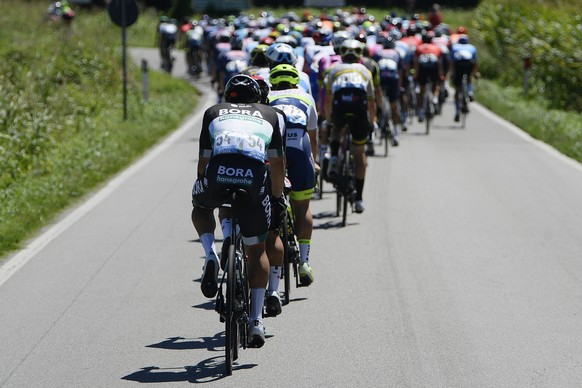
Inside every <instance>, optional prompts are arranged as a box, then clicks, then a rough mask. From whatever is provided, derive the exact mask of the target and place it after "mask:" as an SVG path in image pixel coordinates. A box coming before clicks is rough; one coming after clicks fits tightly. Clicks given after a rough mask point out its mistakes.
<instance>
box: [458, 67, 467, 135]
mask: <svg viewBox="0 0 582 388" xmlns="http://www.w3.org/2000/svg"><path fill="white" fill-rule="evenodd" d="M459 103H460V105H461V128H465V124H466V121H467V113H469V86H468V77H467V74H463V80H462V81H461V93H460V96H459Z"/></svg>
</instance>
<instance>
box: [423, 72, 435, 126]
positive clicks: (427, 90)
mask: <svg viewBox="0 0 582 388" xmlns="http://www.w3.org/2000/svg"><path fill="white" fill-rule="evenodd" d="M432 101H433V94H432V81H431V80H430V79H428V80H427V81H426V83H425V84H424V100H423V103H422V106H423V107H424V122H425V128H426V134H427V135H429V134H430V124H431V121H432V118H433V109H432V106H433V102H432Z"/></svg>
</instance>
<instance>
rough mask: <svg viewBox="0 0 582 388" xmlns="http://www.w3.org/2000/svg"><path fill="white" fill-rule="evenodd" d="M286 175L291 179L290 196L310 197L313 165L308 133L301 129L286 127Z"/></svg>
mask: <svg viewBox="0 0 582 388" xmlns="http://www.w3.org/2000/svg"><path fill="white" fill-rule="evenodd" d="M286 144H287V147H286V149H285V155H286V160H287V175H288V177H289V180H290V181H291V195H290V196H291V198H292V199H297V200H299V199H305V197H307V198H311V194H312V193H313V188H314V187H315V165H314V161H313V154H312V152H311V143H310V142H309V134H308V133H307V132H306V131H305V130H303V129H287V140H286Z"/></svg>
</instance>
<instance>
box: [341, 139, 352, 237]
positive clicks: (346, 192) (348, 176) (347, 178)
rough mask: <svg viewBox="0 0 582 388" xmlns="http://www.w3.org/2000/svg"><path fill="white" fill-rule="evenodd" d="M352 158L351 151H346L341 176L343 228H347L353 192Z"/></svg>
mask: <svg viewBox="0 0 582 388" xmlns="http://www.w3.org/2000/svg"><path fill="white" fill-rule="evenodd" d="M351 159H352V157H351V154H350V151H349V149H346V155H345V158H344V161H343V164H342V169H341V174H342V178H341V179H342V191H343V193H342V197H343V198H342V227H344V226H346V222H347V218H348V202H350V196H351V191H352V182H351V180H352V168H351V163H352V160H351Z"/></svg>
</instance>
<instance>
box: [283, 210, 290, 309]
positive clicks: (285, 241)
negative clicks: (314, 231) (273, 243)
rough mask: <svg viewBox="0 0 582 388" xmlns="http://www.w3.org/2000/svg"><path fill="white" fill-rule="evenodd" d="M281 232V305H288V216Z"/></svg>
mask: <svg viewBox="0 0 582 388" xmlns="http://www.w3.org/2000/svg"><path fill="white" fill-rule="evenodd" d="M282 228H283V231H282V233H281V239H282V240H283V283H284V287H285V294H284V295H283V304H284V305H286V304H288V303H289V293H290V291H291V248H290V246H289V214H287V217H285V220H284V221H283V227H282Z"/></svg>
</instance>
